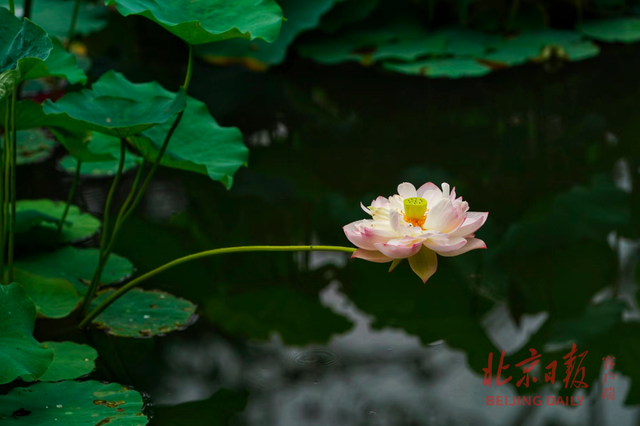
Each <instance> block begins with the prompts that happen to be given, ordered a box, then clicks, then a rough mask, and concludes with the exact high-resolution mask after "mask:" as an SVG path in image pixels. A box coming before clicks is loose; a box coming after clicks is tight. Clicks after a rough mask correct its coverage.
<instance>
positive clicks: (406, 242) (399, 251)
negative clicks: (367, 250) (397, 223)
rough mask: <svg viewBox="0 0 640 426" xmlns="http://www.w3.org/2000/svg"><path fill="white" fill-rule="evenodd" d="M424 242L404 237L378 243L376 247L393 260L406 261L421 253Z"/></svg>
mask: <svg viewBox="0 0 640 426" xmlns="http://www.w3.org/2000/svg"><path fill="white" fill-rule="evenodd" d="M423 241H424V239H423V238H414V237H404V238H396V239H394V240H389V241H388V242H387V243H377V244H374V246H375V248H376V249H377V250H379V251H380V252H381V253H382V254H384V255H385V256H388V257H390V258H392V259H405V258H407V257H410V256H413V255H414V254H416V253H417V252H418V251H420V247H422V242H423Z"/></svg>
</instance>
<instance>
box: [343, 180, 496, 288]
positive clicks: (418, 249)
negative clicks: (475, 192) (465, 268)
mask: <svg viewBox="0 0 640 426" xmlns="http://www.w3.org/2000/svg"><path fill="white" fill-rule="evenodd" d="M398 194H399V195H393V196H392V197H389V199H387V198H384V197H378V198H377V199H375V200H373V201H372V202H371V205H370V206H369V207H365V206H364V205H362V203H360V205H361V206H362V209H363V210H364V211H365V212H366V213H367V214H369V215H371V219H364V220H359V221H356V222H353V223H350V224H349V225H347V226H345V227H344V228H343V229H344V232H345V234H346V235H347V238H348V239H349V241H351V242H352V243H353V244H355V245H356V246H358V249H357V250H356V251H355V252H354V253H353V256H352V257H357V258H360V259H364V260H368V261H370V262H376V263H386V262H393V263H392V264H391V268H390V269H389V272H391V271H392V270H393V269H394V268H395V267H396V266H397V265H398V264H399V263H400V262H401V261H402V259H409V264H410V265H411V269H413V272H415V273H416V274H417V275H418V276H419V277H420V278H421V279H422V281H423V282H425V283H426V282H427V280H428V279H429V277H431V276H432V275H433V274H434V273H435V272H436V269H437V268H438V258H437V256H436V253H437V254H439V255H440V256H446V257H451V256H457V255H459V254H462V253H466V252H468V251H470V250H474V249H479V248H483V249H486V248H487V246H486V244H485V243H484V241H482V240H480V239H478V238H475V235H474V233H475V232H476V231H477V230H478V229H479V228H480V227H481V226H482V225H484V222H485V221H486V220H487V216H488V215H489V213H478V212H470V211H468V210H469V204H468V203H467V202H466V201H462V197H458V198H456V189H455V188H453V190H450V186H449V184H448V183H443V184H442V190H440V188H438V187H437V186H436V185H434V184H433V183H431V182H428V183H425V184H424V185H422V186H421V187H420V188H419V189H418V190H417V191H416V188H415V186H413V185H412V184H410V183H406V182H405V183H401V184H400V185H398Z"/></svg>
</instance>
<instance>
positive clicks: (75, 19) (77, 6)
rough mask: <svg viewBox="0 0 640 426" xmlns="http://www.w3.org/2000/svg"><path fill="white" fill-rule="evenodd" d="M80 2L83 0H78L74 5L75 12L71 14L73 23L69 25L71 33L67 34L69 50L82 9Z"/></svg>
mask: <svg viewBox="0 0 640 426" xmlns="http://www.w3.org/2000/svg"><path fill="white" fill-rule="evenodd" d="M80 3H82V0H76V4H75V5H74V6H73V14H72V15H71V24H70V25H69V35H68V36H67V52H68V51H69V47H70V46H71V40H73V36H74V35H75V33H76V25H77V23H78V12H79V11H80Z"/></svg>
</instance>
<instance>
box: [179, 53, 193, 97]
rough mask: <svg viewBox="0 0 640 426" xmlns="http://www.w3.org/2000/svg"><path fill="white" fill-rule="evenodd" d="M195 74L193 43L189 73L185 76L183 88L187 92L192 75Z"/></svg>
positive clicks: (188, 63)
mask: <svg viewBox="0 0 640 426" xmlns="http://www.w3.org/2000/svg"><path fill="white" fill-rule="evenodd" d="M192 75H193V44H189V59H188V60H187V75H186V76H185V77H184V84H183V85H182V88H183V89H184V91H185V93H186V92H188V91H189V85H190V84H191V76H192Z"/></svg>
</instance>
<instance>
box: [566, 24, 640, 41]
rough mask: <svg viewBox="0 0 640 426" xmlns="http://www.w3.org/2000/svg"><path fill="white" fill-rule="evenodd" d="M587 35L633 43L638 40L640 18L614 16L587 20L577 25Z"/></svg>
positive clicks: (639, 39)
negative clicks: (612, 17)
mask: <svg viewBox="0 0 640 426" xmlns="http://www.w3.org/2000/svg"><path fill="white" fill-rule="evenodd" d="M579 30H580V32H582V34H584V35H586V36H587V37H590V38H593V39H596V40H600V41H607V42H610V43H613V42H622V43H634V42H636V41H640V18H615V19H600V20H594V21H587V22H585V23H584V24H581V25H580V26H579Z"/></svg>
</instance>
